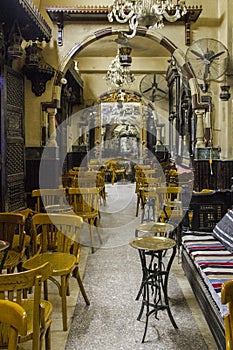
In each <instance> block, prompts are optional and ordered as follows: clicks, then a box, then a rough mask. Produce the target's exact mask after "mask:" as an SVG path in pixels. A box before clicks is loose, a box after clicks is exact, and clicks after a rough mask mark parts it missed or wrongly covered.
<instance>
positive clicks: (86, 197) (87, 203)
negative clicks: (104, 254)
mask: <svg viewBox="0 0 233 350" xmlns="http://www.w3.org/2000/svg"><path fill="white" fill-rule="evenodd" d="M68 196H69V202H70V205H72V206H73V210H74V212H75V213H76V215H78V216H81V217H82V218H83V220H84V221H85V222H87V223H88V224H89V229H90V239H91V248H92V253H94V251H95V249H94V246H95V244H94V226H95V227H96V232H97V235H98V238H99V241H100V243H101V244H102V239H101V236H100V233H99V230H98V219H99V202H98V198H99V190H98V189H97V188H95V187H93V188H68Z"/></svg>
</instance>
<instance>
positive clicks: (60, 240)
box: [32, 213, 83, 258]
mask: <svg viewBox="0 0 233 350" xmlns="http://www.w3.org/2000/svg"><path fill="white" fill-rule="evenodd" d="M82 225H83V219H82V218H81V217H80V216H77V215H70V214H54V213H51V214H45V213H39V214H35V215H34V216H33V218H32V231H33V232H32V235H33V247H34V249H33V250H34V253H36V252H37V253H38V252H40V253H44V252H47V251H52V252H63V253H71V251H72V253H73V254H74V255H75V256H76V258H77V257H78V255H79V250H80V248H81V247H80V230H81V227H82Z"/></svg>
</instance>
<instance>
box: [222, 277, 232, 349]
mask: <svg viewBox="0 0 233 350" xmlns="http://www.w3.org/2000/svg"><path fill="white" fill-rule="evenodd" d="M221 301H222V304H227V305H228V310H229V311H228V313H227V314H226V315H225V316H224V326H225V338H226V350H232V349H233V280H231V281H227V282H224V283H223V284H222V289H221Z"/></svg>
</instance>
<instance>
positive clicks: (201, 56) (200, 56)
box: [190, 50, 204, 60]
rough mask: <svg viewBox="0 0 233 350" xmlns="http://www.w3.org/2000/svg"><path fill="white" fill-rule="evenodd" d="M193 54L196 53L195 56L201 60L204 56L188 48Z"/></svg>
mask: <svg viewBox="0 0 233 350" xmlns="http://www.w3.org/2000/svg"><path fill="white" fill-rule="evenodd" d="M190 51H191V52H192V53H193V54H194V55H196V56H197V57H199V58H200V59H201V60H204V56H203V55H202V54H201V53H199V52H197V51H195V50H190Z"/></svg>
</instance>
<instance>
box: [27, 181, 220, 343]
mask: <svg viewBox="0 0 233 350" xmlns="http://www.w3.org/2000/svg"><path fill="white" fill-rule="evenodd" d="M107 193H108V196H107V205H106V207H103V206H101V224H100V226H101V235H102V238H103V241H104V243H103V245H102V247H101V249H98V250H97V251H96V253H94V254H91V253H89V248H88V247H83V249H82V257H81V263H80V271H81V274H83V273H84V272H85V273H86V274H85V273H84V286H85V287H86V291H87V293H88V295H89V297H90V300H91V305H90V306H86V305H85V302H84V300H83V298H82V296H81V295H78V292H79V290H78V285H77V281H76V280H74V278H71V281H70V291H71V295H70V296H69V297H68V298H67V300H68V318H69V326H70V325H71V322H72V316H73V314H74V315H75V316H74V321H73V324H72V331H71V332H70V337H69V338H68V335H69V331H67V332H63V331H62V319H61V303H60V298H59V297H58V293H57V291H56V289H55V287H54V286H53V285H50V300H51V301H52V303H53V323H52V349H60V350H62V349H66V350H74V349H79V350H100V349H101V350H102V349H103V350H118V349H122V350H128V349H130V350H136V349H153V350H154V349H157V350H159V349H165V347H166V350H168V349H176V350H177V349H182V350H186V349H200V348H201V349H202V350H204V349H206V350H207V349H209V350H215V349H217V347H216V345H215V342H214V340H213V338H212V335H211V333H210V331H209V328H208V326H207V324H206V322H205V320H204V318H203V316H202V313H201V311H200V309H199V307H198V305H197V303H196V300H195V297H194V296H193V293H192V291H191V288H190V286H189V283H188V282H187V280H186V278H185V276H184V274H183V271H182V268H181V264H179V261H178V257H176V258H175V260H174V262H173V266H172V275H174V281H175V282H174V283H177V282H178V286H177V288H176V289H177V298H178V299H177V300H179V299H180V298H183V295H184V297H185V300H186V303H187V305H186V303H185V305H184V306H183V307H184V309H180V310H179V311H181V310H187V309H185V308H189V309H190V310H191V314H192V317H191V320H190V322H192V323H193V324H194V326H191V328H193V329H191V330H190V334H188V333H189V330H187V329H186V327H188V326H187V324H185V323H187V322H189V321H185V317H184V315H180V314H179V312H178V313H177V311H175V315H174V316H176V319H177V322H178V323H179V324H178V327H179V329H180V332H181V333H180V334H181V335H182V334H183V335H182V337H184V344H186V345H184V344H183V345H181V344H182V341H177V343H176V342H175V340H174V339H176V337H177V334H175V333H174V329H173V328H172V327H171V330H170V331H168V332H167V333H166V327H167V323H166V319H165V320H163V319H164V317H163V316H161V320H160V321H158V322H160V323H159V326H158V328H159V327H162V328H163V326H162V325H163V322H165V325H166V327H165V329H161V328H160V332H162V334H163V335H164V341H165V342H166V346H165V347H164V344H163V343H159V342H157V343H156V339H155V338H153V337H154V334H153V337H152V340H151V342H150V341H149V343H144V344H141V343H140V339H139V338H140V336H141V334H142V329H140V324H139V322H138V321H136V317H137V312H138V307H139V305H138V304H137V302H136V301H135V300H134V299H135V298H134V297H135V295H134V293H135V292H134V291H136V289H135V288H136V286H137V285H138V284H135V283H138V281H139V280H140V278H141V275H140V270H139V268H140V265H139V262H138V260H139V259H138V256H137V255H136V256H135V255H134V252H133V249H132V248H131V247H129V245H128V242H129V240H130V239H131V238H133V237H134V230H135V227H136V226H137V225H138V224H139V223H140V218H136V217H135V210H136V195H135V193H134V186H133V185H132V184H122V185H117V184H115V185H114V186H111V185H109V186H107ZM82 240H83V242H84V243H85V244H87V245H88V240H89V234H88V229H87V227H85V228H84V230H83V237H82ZM97 244H98V241H97ZM132 254H133V255H132ZM134 258H135V262H134V263H133V264H132V266H131V267H130V270H129V271H128V269H127V264H128V265H130V263H131V262H132V259H134ZM129 261H130V263H129ZM124 263H125V264H126V265H125V264H124ZM86 264H87V265H86ZM137 271H138V273H137ZM103 272H106V275H104V274H103ZM109 272H110V273H109ZM101 278H104V281H105V282H104V284H103V280H102V279H101ZM136 281H137V282H136ZM100 285H101V286H102V287H101V288H102V289H101V290H100V289H99V286H100ZM126 287H127V288H126ZM182 293H183V294H182ZM119 298H121V300H124V302H120V303H118V301H119ZM76 302H77V305H76ZM113 305H114V307H112V306H113ZM129 307H130V309H127V308H129ZM129 310H131V311H129ZM166 317H167V315H166ZM183 318H184V323H183V322H182V321H183ZM193 319H194V320H195V321H196V322H195V321H194V320H193ZM168 323H169V321H168ZM169 326H170V325H169ZM169 326H168V329H169ZM75 327H76V328H75ZM156 327H157V324H156ZM164 332H165V333H164ZM184 333H187V334H184ZM100 334H101V336H100ZM135 334H136V336H135ZM198 334H199V339H197V338H198ZM149 336H150V334H149ZM123 337H124V338H123ZM189 337H190V344H191V345H190V344H189V345H187V344H188V341H189V340H188V338H189ZM202 337H203V338H204V340H203V338H202ZM67 338H68V342H67ZM135 338H136V339H135ZM122 339H124V340H123V341H122ZM66 344H67V345H66ZM187 346H188V347H187ZM24 348H25V349H29V347H26V346H24Z"/></svg>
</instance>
